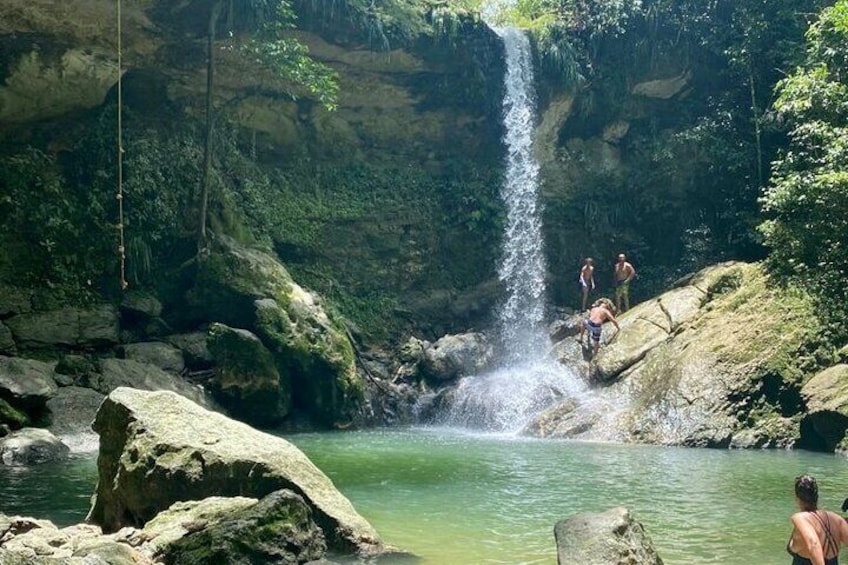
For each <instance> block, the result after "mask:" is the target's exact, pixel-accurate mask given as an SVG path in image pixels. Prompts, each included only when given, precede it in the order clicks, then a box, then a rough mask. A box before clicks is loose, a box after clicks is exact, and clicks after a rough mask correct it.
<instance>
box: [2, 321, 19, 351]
mask: <svg viewBox="0 0 848 565" xmlns="http://www.w3.org/2000/svg"><path fill="white" fill-rule="evenodd" d="M17 351H18V346H17V344H15V338H13V337H12V330H10V329H9V328H7V327H6V325H5V324H4V323H3V322H0V355H14V354H15V353H17Z"/></svg>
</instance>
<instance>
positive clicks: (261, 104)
mask: <svg viewBox="0 0 848 565" xmlns="http://www.w3.org/2000/svg"><path fill="white" fill-rule="evenodd" d="M307 5H312V6H313V7H314V5H315V4H314V3H313V4H310V3H304V6H307ZM207 9H208V5H207V3H204V2H185V3H177V4H174V3H172V2H165V1H161V0H145V1H142V2H132V3H128V4H127V5H126V6H124V9H123V13H122V24H123V25H122V33H123V55H124V65H123V66H124V68H123V69H122V72H123V79H124V81H123V96H124V101H125V105H126V109H127V113H128V115H133V116H135V118H136V119H139V120H140V122H141V123H143V127H144V128H147V129H153V130H160V131H165V130H173V129H174V128H177V129H179V128H184V129H185V130H187V131H188V133H187V135H188V136H196V134H197V131H198V130H199V129H200V128H199V127H198V126H199V124H197V120H198V119H199V118H200V117H202V115H203V108H204V103H205V100H204V95H205V85H206V78H205V68H206V67H205V52H204V41H205V38H204V30H205V29H206V28H205V25H206V10H207ZM334 13H335V12H334ZM352 20H353V17H350V18H349V17H345V16H343V15H342V16H338V15H337V16H333V17H331V16H329V15H327V16H326V17H320V16H317V15H315V14H301V21H302V23H303V27H304V28H305V29H307V30H300V31H296V32H292V33H293V35H294V36H296V37H297V39H299V40H300V41H301V42H303V43H304V44H305V45H307V46H308V48H309V50H310V54H311V55H312V56H313V57H314V58H315V59H317V60H319V61H321V62H323V63H325V64H327V65H329V66H330V67H332V68H333V69H334V70H335V71H336V72H337V73H338V82H339V97H338V101H337V108H336V110H335V111H332V112H330V111H327V110H326V109H325V108H324V107H323V106H321V105H320V104H317V103H316V102H314V101H313V100H311V99H310V98H309V96H306V95H304V93H302V92H300V91H299V90H298V89H297V88H295V87H293V86H292V85H291V84H288V83H286V82H285V81H283V80H281V79H280V78H279V77H275V76H273V75H271V74H269V73H268V72H265V71H262V70H261V69H259V68H257V66H256V65H255V64H254V62H253V61H252V60H250V59H249V58H247V57H246V56H245V55H244V54H243V52H242V51H241V50H239V49H238V48H237V47H236V46H235V45H234V41H235V40H231V39H229V38H228V35H227V33H222V37H223V38H224V39H222V40H221V41H220V42H219V45H218V49H217V50H216V54H217V56H218V58H219V59H218V61H217V67H216V79H215V96H214V100H213V105H214V107H215V108H216V110H217V111H218V113H219V120H220V123H222V124H223V123H226V124H230V126H231V127H232V128H233V129H232V130H231V131H234V132H235V133H234V134H226V135H235V136H236V137H237V138H238V139H239V143H241V144H243V146H245V147H247V149H246V150H245V153H246V154H247V155H249V158H250V159H252V160H253V161H254V162H256V163H258V164H259V165H260V166H261V167H262V168H263V170H264V171H266V172H267V173H268V174H269V175H270V176H272V177H274V181H272V183H273V185H274V186H273V187H272V188H273V191H274V194H273V195H271V194H268V195H267V197H268V199H269V200H274V202H270V203H267V204H266V205H265V206H267V207H268V208H272V207H273V208H274V209H273V210H272V212H271V213H273V215H274V222H275V223H277V224H278V225H277V226H272V227H270V228H269V226H267V225H266V226H265V228H263V229H265V230H266V232H265V233H264V234H262V238H263V239H265V240H266V241H269V240H270V241H271V243H272V244H273V246H274V249H275V250H276V252H277V253H278V254H279V255H280V256H281V257H282V259H283V260H284V262H285V263H286V265H287V267H289V268H290V269H291V270H292V273H293V274H294V276H295V278H297V279H298V280H299V281H300V282H301V283H302V284H306V285H307V286H310V287H312V288H314V289H315V290H317V291H319V292H321V293H322V294H325V295H328V296H330V297H333V298H335V299H337V300H338V301H339V302H343V303H344V304H345V306H346V307H347V309H348V312H347V313H346V314H347V315H348V316H351V317H353V318H357V317H358V318H359V320H358V321H359V322H360V324H361V323H362V321H363V320H365V321H371V319H370V318H369V317H368V316H369V315H370V314H372V313H374V312H377V313H378V314H379V315H380V316H381V317H379V319H378V321H379V322H380V323H381V324H384V323H385V322H386V320H387V317H392V318H394V319H396V320H400V322H401V323H409V322H413V323H421V324H427V325H436V326H441V327H443V328H445V329H448V328H450V327H454V326H456V327H459V328H460V329H466V328H467V327H468V325H469V324H470V322H471V320H477V319H479V318H480V316H481V315H482V314H484V313H485V312H486V311H487V306H488V305H489V304H490V303H491V301H492V300H493V299H494V292H493V290H494V289H493V287H492V286H491V285H490V284H487V283H488V281H489V280H490V279H491V278H492V277H493V275H494V257H495V256H496V254H497V232H496V230H495V229H494V223H495V222H496V215H497V213H498V209H499V205H498V204H497V199H496V194H497V178H498V163H499V158H500V153H501V146H500V119H499V114H500V94H499V92H500V88H501V86H500V84H501V48H500V44H499V42H498V40H497V39H496V37H495V36H494V34H492V33H491V32H490V31H489V30H488V28H486V27H485V26H483V25H481V24H479V22H477V23H475V22H474V21H473V20H472V19H467V20H465V21H463V22H461V23H459V24H458V26H459V29H458V30H457V31H456V33H455V34H454V35H452V36H450V37H446V38H439V37H436V36H435V35H432V34H430V33H429V32H427V33H423V32H422V33H420V34H419V35H415V36H413V37H410V38H407V39H406V40H405V41H392V42H391V44H389V45H388V46H387V47H388V50H373V49H372V47H373V46H372V45H369V42H368V39H367V34H365V33H362V32H361V30H358V29H356V28H355V25H354V24H353V23H352ZM421 20H422V21H421V22H420V23H419V24H418V28H420V30H423V29H425V27H426V25H425V21H424V15H423V14H422V15H421ZM92 22H98V23H97V24H96V25H95V24H93V23H92ZM224 28H226V25H225V22H224V21H223V19H222V22H221V29H222V30H223V29H224ZM116 32H117V26H116V13H115V2H113V1H110V0H70V1H69V2H62V3H56V2H48V1H46V0H36V1H35V2H25V1H23V0H9V1H8V2H3V4H2V6H0V146H4V147H0V159H2V157H3V156H4V155H6V154H14V152H16V151H19V150H21V148H22V146H24V145H30V146H32V147H35V148H36V149H38V150H39V151H44V152H45V153H46V154H47V155H48V156H49V157H50V158H53V157H56V158H60V157H62V156H64V157H67V158H69V159H78V156H76V155H78V154H79V152H80V151H86V148H81V147H78V138H79V136H78V135H77V133H73V132H74V131H76V132H78V131H79V130H81V129H90V128H92V127H95V126H94V122H96V120H97V119H99V118H98V117H97V116H98V115H101V112H104V111H105V112H106V113H105V114H104V115H111V114H110V112H111V111H113V108H114V101H115V85H116V80H117V77H118V69H117V66H116V46H115V41H116V39H115V38H116ZM385 47H386V46H385V45H384V46H381V47H380V49H383V48H385ZM132 123H134V122H133V121H132V119H131V118H128V121H127V124H128V125H127V128H128V129H127V134H126V135H127V147H126V149H127V160H128V161H130V160H132V159H134V158H135V157H141V158H143V159H144V157H143V155H142V154H143V152H144V151H146V150H147V149H148V148H146V147H143V146H140V145H138V144H135V143H134V142H133V141H132V140H131V139H130V138H131V137H133V134H132V132H131V129H132V128H133V127H135V126H133V125H132ZM228 127H229V126H228ZM192 128H195V129H192ZM109 135H110V136H111V132H110V134H109ZM167 135H168V136H169V137H171V138H173V135H174V131H169V132H168V134H167ZM198 139H199V137H198ZM104 142H106V143H107V144H108V143H111V138H110V140H109V141H105V140H104ZM98 144H99V141H98ZM222 145H223V144H219V145H218V147H221V146H222ZM196 157H197V165H198V166H199V163H200V155H196ZM213 164H214V165H216V166H220V164H218V163H217V162H216V163H213ZM139 165H140V166H139V167H136V168H135V169H134V168H133V167H132V166H128V168H127V176H126V178H125V180H126V182H127V183H128V186H129V185H131V184H132V182H133V175H135V174H136V173H135V172H134V171H139V173H141V174H148V175H151V174H152V175H155V174H156V173H154V172H153V171H152V170H151V167H152V166H153V164H152V163H151V161H149V160H147V161H145V162H144V163H143V164H142V163H139ZM112 167H113V164H110V163H99V164H97V165H96V166H95V168H96V169H97V170H100V173H97V172H96V171H91V172H92V173H93V174H95V175H96V174H100V175H101V176H102V175H103V173H104V172H106V173H108V170H111V168H112ZM107 169H108V170H107ZM230 173H235V177H236V179H235V180H234V182H235V183H236V184H239V186H238V187H237V193H238V192H239V191H241V192H242V193H244V191H248V192H249V191H250V190H255V189H256V188H257V187H255V186H251V185H250V182H251V181H249V180H245V179H244V178H243V175H240V174H239V173H238V172H235V171H227V172H223V171H222V172H221V177H222V182H224V183H229V182H230V181H229V180H227V179H226V178H225V177H228V176H229V175H230ZM183 174H185V175H186V176H185V178H182V176H183ZM192 174H193V173H192V172H191V171H179V172H177V173H176V174H174V172H171V173H167V174H166V175H165V177H168V178H162V179H161V182H159V185H158V186H157V187H156V191H160V190H165V191H167V190H174V187H173V184H175V183H176V184H183V183H186V181H187V180H188V182H190V183H194V182H195V179H194V178H191V177H192ZM177 177H179V178H177ZM166 185H167V186H166ZM191 189H192V187H188V186H181V187H179V190H180V192H182V193H183V194H184V196H181V197H180V198H185V197H186V196H188V195H190V194H191ZM260 190H261V189H260ZM269 192H270V190H269ZM137 197H138V196H137ZM189 198H190V196H189ZM213 198H219V199H222V197H220V196H215V195H213ZM235 198H236V200H239V199H240V198H241V197H240V196H236V197H235ZM131 199H132V197H131V196H130V195H129V194H127V200H126V202H127V206H128V207H131V206H132V204H130V200H131ZM103 205H104V206H107V205H108V204H105V203H104V204H103ZM227 206H232V207H233V208H234V209H236V211H235V212H233V210H232V209H231V210H230V211H229V212H227V214H231V213H234V214H235V215H237V216H243V215H245V214H247V215H250V214H253V213H254V212H257V211H256V210H253V211H250V210H246V209H245V208H244V207H243V206H244V203H243V202H241V201H238V202H231V203H230V204H227ZM240 206H241V207H240ZM104 211H105V210H104ZM260 213H262V212H260ZM103 220H104V221H108V222H111V223H114V219H113V218H111V217H108V218H107V217H104V218H103ZM278 228H279V229H278ZM469 232H472V233H474V234H477V235H479V236H480V237H470V238H469V237H467V235H468V233H469ZM129 237H130V239H132V237H133V235H132V234H129ZM135 237H137V238H140V241H144V242H145V245H147V246H148V247H149V246H150V245H151V242H150V241H149V240H148V239H147V238H148V237H149V236H148V235H146V234H135ZM0 241H2V234H0ZM6 247H7V250H6V251H4V253H6V254H8V255H9V257H5V258H4V257H0V280H2V278H3V276H2V275H3V269H4V264H5V262H6V261H9V262H16V261H23V260H25V259H26V257H25V256H23V255H22V256H20V257H19V256H17V255H14V254H13V251H14V250H13V248H14V247H15V246H12V245H7V246H6ZM172 248H173V245H172ZM154 255H155V254H154ZM141 257H142V260H141V261H134V259H137V257H135V256H131V258H130V261H131V263H134V264H135V266H136V267H139V268H141V267H142V265H143V264H144V259H143V257H144V256H143V255H142V256H141ZM458 258H462V259H461V260H457V259H458ZM150 259H151V258H150V256H148V257H147V259H146V260H147V261H149V260H150ZM153 259H156V257H153ZM134 268H135V267H134ZM133 282H135V281H133ZM395 309H397V310H401V311H402V312H403V313H404V316H403V317H402V318H398V317H395V312H394V311H393V310H395ZM404 320H405V322H404ZM375 325H376V324H375ZM398 325H400V323H399V324H398ZM362 330H363V331H364V332H365V333H367V334H372V333H374V334H382V335H383V336H385V334H386V333H387V331H386V330H385V329H384V328H381V327H376V328H374V327H363V328H362ZM6 333H7V332H6V331H5V328H3V327H2V326H0V351H2V349H3V348H4V347H5V348H8V347H11V343H10V342H8V340H7V339H4V335H5V334H6ZM436 333H439V329H438V328H437V330H436ZM4 344H5V345H4Z"/></svg>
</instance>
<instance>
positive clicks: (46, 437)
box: [0, 428, 70, 466]
mask: <svg viewBox="0 0 848 565" xmlns="http://www.w3.org/2000/svg"><path fill="white" fill-rule="evenodd" d="M69 451H70V449H68V446H67V445H65V444H64V443H62V442H61V441H60V440H59V438H57V437H56V436H54V435H53V434H51V433H50V432H49V431H47V430H44V429H41V428H23V429H20V430H18V431H16V432H12V433H11V434H9V435H7V436H6V437H4V438H2V439H0V464H2V465H11V466H22V465H39V464H41V463H47V462H48V461H59V460H62V459H64V458H65V457H67V456H68V452H69Z"/></svg>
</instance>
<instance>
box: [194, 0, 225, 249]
mask: <svg viewBox="0 0 848 565" xmlns="http://www.w3.org/2000/svg"><path fill="white" fill-rule="evenodd" d="M222 7H223V0H215V3H214V4H212V6H211V8H210V9H209V30H208V33H207V36H206V143H205V145H204V148H203V173H202V174H203V177H202V181H201V188H200V211H199V218H198V230H197V253H198V255H201V254H203V253H204V252H205V251H206V246H207V238H206V216H207V215H208V210H209V179H210V177H211V175H212V135H213V133H214V132H213V129H214V128H213V124H214V119H215V115H214V108H213V104H212V99H213V92H214V90H213V88H214V84H215V83H214V80H215V27H216V24H217V23H218V16H220V14H221V8H222Z"/></svg>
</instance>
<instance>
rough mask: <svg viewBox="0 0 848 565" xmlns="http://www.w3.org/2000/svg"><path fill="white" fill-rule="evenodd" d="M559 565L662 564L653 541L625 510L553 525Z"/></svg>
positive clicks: (585, 516)
mask: <svg viewBox="0 0 848 565" xmlns="http://www.w3.org/2000/svg"><path fill="white" fill-rule="evenodd" d="M554 537H555V538H556V544H557V563H559V565H567V564H572V563H580V564H581V565H662V563H663V560H662V559H661V558H660V556H659V555H657V551H656V549H655V548H654V544H653V542H652V541H651V538H650V537H649V536H648V534H647V533H646V532H645V529H644V528H643V527H642V524H640V523H639V522H637V521H636V520H635V519H634V518H633V516H632V515H631V514H630V512H629V511H628V510H627V509H626V508H622V507H618V508H612V509H610V510H607V511H606V512H599V513H592V512H587V513H584V514H578V515H577V516H574V517H572V518H569V519H567V520H563V521H561V522H557V524H556V526H554Z"/></svg>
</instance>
